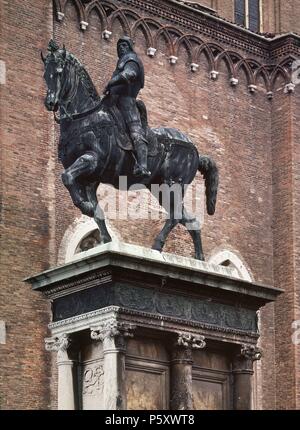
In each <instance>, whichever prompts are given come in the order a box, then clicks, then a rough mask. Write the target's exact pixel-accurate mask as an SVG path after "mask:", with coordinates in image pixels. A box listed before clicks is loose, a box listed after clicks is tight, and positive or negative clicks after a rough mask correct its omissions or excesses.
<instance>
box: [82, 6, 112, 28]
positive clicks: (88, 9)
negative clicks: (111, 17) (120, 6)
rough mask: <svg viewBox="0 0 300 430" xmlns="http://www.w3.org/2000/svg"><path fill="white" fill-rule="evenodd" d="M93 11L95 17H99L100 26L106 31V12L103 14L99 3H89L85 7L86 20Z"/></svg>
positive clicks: (103, 11)
mask: <svg viewBox="0 0 300 430" xmlns="http://www.w3.org/2000/svg"><path fill="white" fill-rule="evenodd" d="M93 11H96V13H97V15H98V16H99V18H100V21H101V24H102V28H104V29H106V28H107V27H108V22H107V16H106V12H105V10H104V8H103V6H102V4H101V3H99V2H96V3H89V4H88V5H87V7H86V16H87V19H88V18H89V16H90V14H91V13H92V12H93Z"/></svg>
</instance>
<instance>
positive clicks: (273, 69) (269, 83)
mask: <svg viewBox="0 0 300 430" xmlns="http://www.w3.org/2000/svg"><path fill="white" fill-rule="evenodd" d="M69 2H70V3H72V4H73V5H74V7H76V10H77V15H78V19H79V25H80V28H81V30H82V31H85V30H87V29H88V25H89V17H90V14H91V13H92V12H93V11H96V13H97V14H98V16H99V19H100V22H101V27H102V37H103V38H104V39H109V38H110V37H111V34H112V29H113V25H114V23H115V22H118V24H119V25H120V26H121V27H122V29H123V31H124V33H126V34H127V35H128V36H130V37H132V38H133V39H134V38H135V36H136V33H137V31H139V30H140V32H141V33H142V34H143V36H144V38H145V42H146V45H147V54H148V55H149V56H150V57H154V56H155V53H156V51H157V49H158V45H159V41H160V39H161V38H163V39H164V41H165V43H166V47H167V48H166V49H167V54H168V55H169V61H170V63H171V64H172V65H175V64H176V63H177V62H178V61H180V59H179V58H178V57H179V55H180V48H181V47H183V48H184V49H185V50H186V51H187V55H188V58H189V61H190V68H191V71H192V72H197V70H198V69H199V64H198V63H199V62H200V56H201V55H202V56H203V54H204V58H206V61H207V63H208V66H209V69H210V77H211V79H213V80H216V79H217V78H218V74H219V67H220V65H221V63H222V62H224V63H225V64H226V67H227V70H228V74H229V83H230V85H231V86H233V87H235V86H237V85H238V83H239V76H241V74H242V73H243V74H245V75H246V79H247V82H248V89H249V91H250V93H252V94H253V93H255V92H256V91H257V88H258V84H259V83H260V82H262V83H263V84H264V87H265V91H266V94H267V96H268V98H269V99H272V98H273V91H274V89H275V88H276V78H277V77H278V75H281V76H282V77H283V78H284V80H285V83H286V87H285V92H286V93H292V92H293V91H294V90H295V88H294V85H293V83H292V69H291V62H290V60H291V57H290V56H288V57H286V58H284V59H282V60H281V61H280V64H273V65H270V64H262V63H260V62H258V61H257V60H255V59H252V58H244V57H242V56H241V55H240V54H238V53H237V52H234V51H232V50H228V49H224V48H223V47H222V46H221V45H219V44H216V43H207V42H206V43H205V42H204V41H203V40H201V39H200V37H198V36H197V35H195V34H190V33H186V34H185V33H184V32H183V31H182V30H180V29H179V28H177V27H174V26H172V25H163V24H162V23H161V22H159V21H157V20H155V19H153V18H147V17H142V16H140V15H139V14H138V13H137V12H136V11H133V10H131V9H129V8H126V7H123V6H117V5H116V4H115V3H114V2H113V1H111V0H101V1H100V0H94V1H92V2H89V3H83V2H82V1H81V0H53V3H54V9H55V12H56V18H57V20H58V21H62V20H63V19H64V16H65V9H66V5H67V3H69Z"/></svg>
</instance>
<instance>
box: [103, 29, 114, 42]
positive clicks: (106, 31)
mask: <svg viewBox="0 0 300 430" xmlns="http://www.w3.org/2000/svg"><path fill="white" fill-rule="evenodd" d="M111 35H112V32H111V31H109V30H104V31H103V32H102V38H103V39H105V40H108V39H110V36H111Z"/></svg>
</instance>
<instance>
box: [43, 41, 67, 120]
mask: <svg viewBox="0 0 300 430" xmlns="http://www.w3.org/2000/svg"><path fill="white" fill-rule="evenodd" d="M48 51H49V53H48V55H47V56H46V57H44V56H43V54H41V56H42V60H43V62H44V67H45V73H44V78H45V81H46V84H47V87H48V91H47V96H46V99H45V106H46V108H47V109H48V110H49V111H54V112H56V111H57V109H58V107H59V102H60V100H61V95H62V94H61V93H62V89H63V82H62V80H63V72H64V69H65V65H66V57H67V51H66V48H65V47H63V48H59V46H58V45H57V44H56V43H55V42H54V41H53V40H50V42H49V46H48Z"/></svg>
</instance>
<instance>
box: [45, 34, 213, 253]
mask: <svg viewBox="0 0 300 430" xmlns="http://www.w3.org/2000/svg"><path fill="white" fill-rule="evenodd" d="M117 52H118V57H119V59H118V63H117V66H116V70H115V71H114V73H113V75H112V78H111V80H110V81H109V82H108V84H107V85H106V87H105V89H104V92H103V96H101V97H100V96H99V94H98V92H97V90H96V88H95V86H94V84H93V82H92V80H91V78H90V76H89V74H88V73H87V71H86V70H85V68H84V67H83V65H82V64H81V63H80V62H79V61H78V59H77V58H76V57H75V56H74V55H73V54H71V53H70V52H68V51H67V50H66V48H65V46H63V48H60V47H59V46H58V45H57V43H56V42H54V41H53V40H51V41H50V42H49V46H48V54H47V56H46V57H45V56H44V55H43V54H41V56H42V60H43V62H44V68H45V73H44V78H45V81H46V84H47V87H48V91H47V96H46V99H45V106H46V108H47V109H48V110H49V111H52V112H54V116H55V119H56V121H57V122H58V123H59V124H60V140H59V147H58V157H59V160H60V161H61V163H62V165H63V167H64V169H65V171H64V172H63V174H62V182H63V184H64V185H65V187H66V188H67V189H68V191H69V193H70V196H71V198H72V201H73V203H74V205H75V206H76V207H78V208H79V209H80V211H81V212H82V213H83V214H84V215H87V216H89V217H91V218H94V220H95V222H96V223H97V225H98V227H99V230H100V237H101V240H102V242H103V243H107V242H110V241H111V240H112V239H111V236H110V234H109V232H108V230H107V227H106V223H105V217H104V213H103V210H102V209H101V207H100V204H99V203H98V200H97V189H98V186H99V184H100V183H104V184H110V185H112V186H114V187H115V188H116V189H120V183H121V182H120V180H119V178H120V176H125V177H126V178H127V181H126V187H127V190H129V188H131V187H132V186H133V185H135V186H136V185H138V184H140V185H142V186H143V187H144V188H145V187H146V188H147V189H149V191H150V192H153V191H152V189H153V187H152V185H153V184H156V185H158V186H159V187H161V186H162V185H164V184H165V185H168V186H169V187H173V186H174V185H175V186H178V187H179V188H180V190H182V198H181V199H177V198H174V193H170V196H169V199H165V198H164V196H163V195H162V193H159V195H158V196H156V197H157V198H158V201H159V203H160V204H161V205H162V206H164V208H165V209H166V211H167V213H168V216H167V220H166V222H165V225H164V227H163V229H162V230H161V232H160V233H159V235H158V236H157V237H156V239H155V241H154V244H153V249H155V250H157V251H160V252H161V251H162V249H163V246H164V244H165V241H166V239H167V237H168V235H169V233H170V232H171V231H172V229H173V228H174V227H175V226H176V225H178V224H179V223H180V224H182V225H184V226H185V227H186V228H187V229H188V231H189V233H190V235H191V237H192V239H193V242H194V247H195V257H196V259H198V260H204V254H203V249H202V243H201V231H200V223H199V222H198V220H197V219H196V218H195V217H194V216H192V215H190V214H189V213H188V212H187V210H186V208H185V206H184V193H185V192H186V188H187V185H189V184H190V183H191V182H192V181H193V179H194V178H195V176H196V174H197V172H198V171H199V172H200V173H201V174H202V175H203V177H204V179H205V186H206V206H207V212H208V214H209V215H213V214H214V213H215V207H216V198H217V190H218V180H219V176H218V169H217V166H216V164H215V162H214V161H213V160H212V159H211V158H209V157H207V156H202V155H199V153H198V151H197V149H196V147H195V145H194V144H193V143H192V141H191V140H190V139H189V137H188V136H187V135H186V134H184V133H182V132H181V131H179V130H176V129H173V128H166V127H160V128H150V127H149V126H148V117H147V109H146V106H145V104H144V103H143V102H142V101H141V100H137V96H138V94H139V92H140V90H141V89H142V88H143V87H144V80H145V77H144V67H143V63H142V61H141V59H140V58H139V57H138V55H137V54H136V52H135V51H134V44H133V41H132V40H131V39H130V38H129V37H127V36H124V37H122V38H120V39H119V41H118V44H117ZM58 111H59V117H58V116H57V112H58ZM166 201H167V202H168V203H167V204H166Z"/></svg>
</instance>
